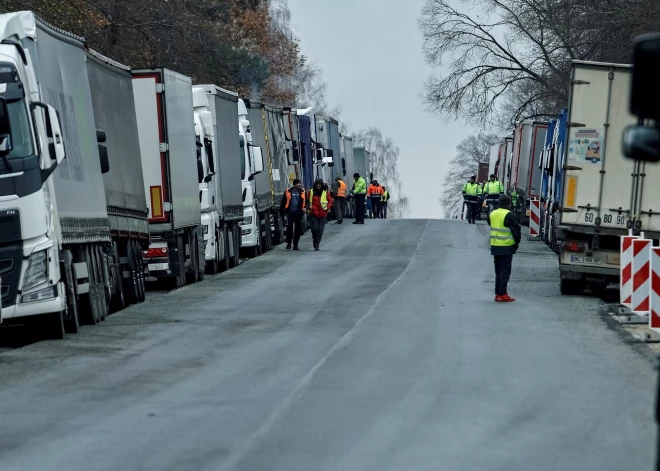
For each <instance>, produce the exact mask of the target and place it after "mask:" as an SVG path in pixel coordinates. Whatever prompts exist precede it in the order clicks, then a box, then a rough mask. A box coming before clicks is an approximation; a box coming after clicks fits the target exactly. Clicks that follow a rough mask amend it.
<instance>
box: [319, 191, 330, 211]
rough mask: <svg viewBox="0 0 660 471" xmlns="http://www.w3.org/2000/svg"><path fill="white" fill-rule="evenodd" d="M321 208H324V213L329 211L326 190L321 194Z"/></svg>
mask: <svg viewBox="0 0 660 471" xmlns="http://www.w3.org/2000/svg"><path fill="white" fill-rule="evenodd" d="M321 207H322V208H323V211H327V210H328V192H327V191H325V190H323V193H321Z"/></svg>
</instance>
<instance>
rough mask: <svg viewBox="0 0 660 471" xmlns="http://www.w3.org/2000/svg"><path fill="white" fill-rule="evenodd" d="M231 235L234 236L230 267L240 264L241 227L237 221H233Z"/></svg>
mask: <svg viewBox="0 0 660 471" xmlns="http://www.w3.org/2000/svg"><path fill="white" fill-rule="evenodd" d="M232 235H233V237H234V256H233V260H232V267H237V266H239V265H240V264H241V227H240V226H239V225H238V223H237V222H235V223H234V229H233V230H232Z"/></svg>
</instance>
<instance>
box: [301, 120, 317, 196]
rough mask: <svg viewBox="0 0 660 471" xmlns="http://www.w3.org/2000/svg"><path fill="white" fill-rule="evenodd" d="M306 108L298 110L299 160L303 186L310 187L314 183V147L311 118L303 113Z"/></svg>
mask: <svg viewBox="0 0 660 471" xmlns="http://www.w3.org/2000/svg"><path fill="white" fill-rule="evenodd" d="M306 111H307V110H298V114H297V116H298V132H299V133H300V161H301V165H302V176H301V177H300V180H301V181H302V184H303V187H304V188H307V189H310V188H311V187H312V185H313V184H314V161H315V160H316V159H315V155H314V149H313V143H312V120H311V118H310V116H309V115H307V114H305V113H306Z"/></svg>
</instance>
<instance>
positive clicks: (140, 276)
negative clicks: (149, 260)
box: [133, 240, 147, 303]
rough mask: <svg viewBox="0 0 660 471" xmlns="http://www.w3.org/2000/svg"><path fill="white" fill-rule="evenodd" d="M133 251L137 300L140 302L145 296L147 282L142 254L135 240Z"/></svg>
mask: <svg viewBox="0 0 660 471" xmlns="http://www.w3.org/2000/svg"><path fill="white" fill-rule="evenodd" d="M133 253H134V254H135V272H136V275H137V286H136V288H137V302H138V303H142V302H144V300H145V299H146V297H147V282H146V280H145V279H144V263H143V262H144V255H143V254H142V249H141V248H140V244H139V243H138V241H137V240H134V241H133Z"/></svg>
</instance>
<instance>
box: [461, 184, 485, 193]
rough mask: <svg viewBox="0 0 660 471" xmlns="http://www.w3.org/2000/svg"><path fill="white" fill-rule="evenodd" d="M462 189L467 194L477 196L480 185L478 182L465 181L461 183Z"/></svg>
mask: <svg viewBox="0 0 660 471" xmlns="http://www.w3.org/2000/svg"><path fill="white" fill-rule="evenodd" d="M463 191H464V192H465V194H466V195H468V196H477V195H480V194H481V186H480V185H479V184H478V183H474V184H472V183H470V182H467V183H466V184H465V185H463Z"/></svg>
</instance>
